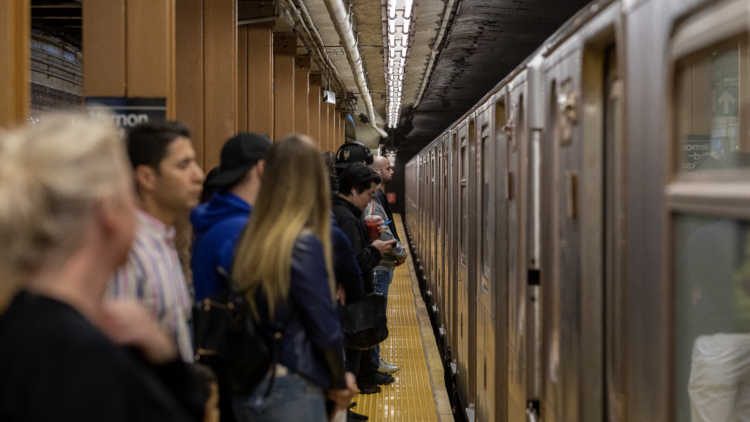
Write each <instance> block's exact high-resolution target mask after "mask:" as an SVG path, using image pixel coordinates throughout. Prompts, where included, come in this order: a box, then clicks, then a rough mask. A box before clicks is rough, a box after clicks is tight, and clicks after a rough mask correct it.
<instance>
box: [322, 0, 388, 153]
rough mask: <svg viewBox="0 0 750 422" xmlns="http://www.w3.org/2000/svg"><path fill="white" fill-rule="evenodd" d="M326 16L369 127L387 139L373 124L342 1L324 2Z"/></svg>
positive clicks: (362, 72)
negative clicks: (344, 57)
mask: <svg viewBox="0 0 750 422" xmlns="http://www.w3.org/2000/svg"><path fill="white" fill-rule="evenodd" d="M324 2H325V4H326V8H327V9H328V14H329V15H330V16H331V20H332V21H333V26H334V28H336V32H338V34H339V39H340V40H341V46H342V47H343V48H344V52H346V58H347V60H349V65H350V66H351V68H352V73H353V74H354V82H355V83H356V84H357V88H358V89H359V95H360V96H361V97H362V99H363V100H364V102H365V107H366V108H367V114H368V116H369V118H370V125H371V126H372V127H373V128H374V129H375V130H376V131H377V132H378V133H379V134H380V137H381V138H386V137H388V133H387V132H386V131H384V130H383V129H381V128H379V127H378V125H377V123H375V107H373V105H372V97H370V90H369V89H367V80H366V79H365V70H364V68H363V67H362V56H361V55H360V54H359V48H358V47H357V39H356V37H355V36H354V31H353V30H352V23H351V20H350V19H349V13H348V11H347V8H346V6H345V5H344V2H343V1H342V0H324Z"/></svg>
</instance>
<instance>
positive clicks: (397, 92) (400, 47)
mask: <svg viewBox="0 0 750 422" xmlns="http://www.w3.org/2000/svg"><path fill="white" fill-rule="evenodd" d="M386 7H387V10H386V11H387V13H386V15H387V19H388V22H387V24H388V26H387V31H388V61H387V63H388V65H387V70H386V73H387V75H386V83H387V88H386V93H387V102H386V110H387V112H388V119H387V120H388V126H390V127H396V125H397V124H398V120H399V114H400V112H401V99H402V96H403V94H404V74H405V73H406V72H405V66H406V57H407V55H408V49H409V34H410V32H411V30H412V25H411V23H412V22H413V21H414V17H413V9H414V0H387V4H386Z"/></svg>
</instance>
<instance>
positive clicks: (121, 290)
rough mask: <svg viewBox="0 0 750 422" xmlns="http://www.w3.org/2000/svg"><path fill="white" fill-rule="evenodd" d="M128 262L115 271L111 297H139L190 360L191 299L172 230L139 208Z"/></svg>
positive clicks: (191, 358) (181, 352)
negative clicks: (189, 322) (136, 227)
mask: <svg viewBox="0 0 750 422" xmlns="http://www.w3.org/2000/svg"><path fill="white" fill-rule="evenodd" d="M136 216H137V217H138V229H137V231H136V235H135V239H134V240H133V246H132V248H131V249H130V255H129V256H128V261H127V262H126V263H125V265H123V266H122V267H120V268H119V269H118V270H117V272H116V273H115V275H114V277H113V278H112V281H111V283H110V286H109V292H108V295H109V296H110V297H128V298H134V299H138V301H140V302H141V303H143V304H144V305H145V306H146V307H147V308H148V309H149V310H150V311H151V312H152V314H153V315H154V316H155V317H156V318H157V319H158V320H159V324H160V325H161V326H162V328H164V329H165V330H167V331H168V332H169V333H171V334H172V335H173V336H174V338H175V340H176V341H177V346H178V347H179V349H180V355H181V356H182V359H183V360H184V361H186V362H192V361H193V345H192V337H191V334H190V328H189V326H188V321H189V319H190V311H191V309H190V308H191V298H190V293H189V292H188V285H187V282H186V281H185V274H184V273H183V272H182V266H181V265H180V259H179V258H178V257H177V251H176V250H175V245H174V236H175V229H174V227H167V226H165V225H164V223H162V222H161V221H159V220H157V219H156V218H154V217H153V216H151V215H149V214H148V213H146V212H143V211H141V210H137V211H136Z"/></svg>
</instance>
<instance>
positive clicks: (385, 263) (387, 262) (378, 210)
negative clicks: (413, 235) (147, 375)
mask: <svg viewBox="0 0 750 422" xmlns="http://www.w3.org/2000/svg"><path fill="white" fill-rule="evenodd" d="M373 205H374V206H375V215H376V216H380V217H382V218H383V221H387V220H388V216H387V215H386V213H385V208H383V205H382V204H381V203H380V201H379V200H378V195H377V194H375V195H373V197H372V201H370V203H369V204H367V208H365V210H364V211H363V212H362V216H363V217H367V216H370V215H373V211H372V207H373ZM391 239H395V237H394V236H393V233H391V229H389V228H388V226H386V228H385V231H384V232H383V233H382V234H381V235H380V240H382V241H389V240H391ZM404 256H406V251H405V250H404V247H403V245H401V242H399V241H396V243H395V244H394V245H393V247H392V248H391V250H390V251H388V252H386V253H384V254H383V257H382V258H381V259H380V262H379V263H378V265H377V266H376V267H375V268H374V269H373V270H374V271H390V270H391V269H392V268H393V267H395V266H396V258H401V257H404Z"/></svg>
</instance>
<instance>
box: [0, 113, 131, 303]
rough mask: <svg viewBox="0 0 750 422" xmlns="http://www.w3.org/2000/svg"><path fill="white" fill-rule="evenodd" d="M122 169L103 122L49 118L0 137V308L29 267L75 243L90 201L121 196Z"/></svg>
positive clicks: (125, 170)
mask: <svg viewBox="0 0 750 422" xmlns="http://www.w3.org/2000/svg"><path fill="white" fill-rule="evenodd" d="M129 171H130V170H129V167H128V165H127V158H126V154H125V147H124V144H123V142H122V141H121V139H120V137H119V135H118V132H117V129H116V128H115V127H114V126H112V125H111V124H109V123H106V122H104V121H92V120H90V119H89V118H87V117H85V116H72V115H68V116H52V117H48V118H46V119H45V121H43V122H42V123H39V124H37V125H35V126H27V127H24V128H21V129H19V130H17V131H15V132H13V133H5V134H0V239H2V241H0V278H1V279H0V309H2V308H3V305H4V304H5V303H7V301H8V299H10V297H12V295H13V294H15V292H16V291H17V290H18V289H20V288H22V287H23V283H24V282H25V280H26V279H27V278H28V277H29V276H30V275H32V274H33V273H34V271H36V270H38V269H39V268H40V267H41V266H42V265H43V264H45V263H48V262H50V261H51V260H56V261H62V260H64V259H66V258H67V257H68V256H69V254H70V253H72V252H74V251H75V249H76V248H77V247H78V246H80V242H81V241H82V240H83V237H84V234H85V231H86V229H87V227H86V226H87V225H88V224H89V222H90V217H91V213H92V212H93V208H94V204H95V203H96V202H97V201H98V200H99V199H102V198H105V197H109V198H123V196H122V195H123V193H124V192H125V188H124V186H127V185H126V184H125V182H124V180H125V179H124V178H126V177H128V174H129Z"/></svg>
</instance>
